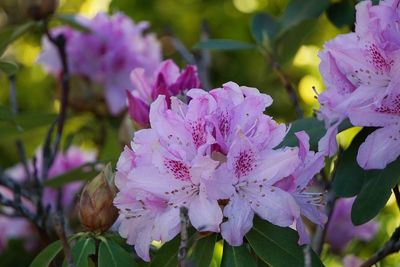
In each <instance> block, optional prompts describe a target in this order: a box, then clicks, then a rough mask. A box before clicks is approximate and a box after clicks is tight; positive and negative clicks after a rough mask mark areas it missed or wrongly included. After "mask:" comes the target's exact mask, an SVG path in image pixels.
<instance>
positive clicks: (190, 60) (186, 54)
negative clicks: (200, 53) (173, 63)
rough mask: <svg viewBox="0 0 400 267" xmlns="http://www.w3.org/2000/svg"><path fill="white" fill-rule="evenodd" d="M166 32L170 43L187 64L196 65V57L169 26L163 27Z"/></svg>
mask: <svg viewBox="0 0 400 267" xmlns="http://www.w3.org/2000/svg"><path fill="white" fill-rule="evenodd" d="M165 32H166V34H167V35H168V36H169V39H170V40H171V43H172V45H173V46H174V48H175V50H176V51H177V52H178V53H179V55H181V57H182V58H183V59H184V60H185V61H186V63H187V64H191V65H196V59H195V57H194V56H193V54H192V53H190V51H189V50H188V49H187V48H186V46H185V45H184V44H183V43H182V41H181V40H179V39H178V38H177V37H176V36H175V35H174V33H173V31H172V29H171V28H170V27H166V28H165Z"/></svg>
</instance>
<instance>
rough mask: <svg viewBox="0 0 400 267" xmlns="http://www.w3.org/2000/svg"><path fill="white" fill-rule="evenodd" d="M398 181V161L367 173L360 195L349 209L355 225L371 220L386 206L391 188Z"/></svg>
mask: <svg viewBox="0 0 400 267" xmlns="http://www.w3.org/2000/svg"><path fill="white" fill-rule="evenodd" d="M399 181H400V160H396V161H394V162H392V163H391V164H389V165H388V166H386V168H385V169H383V170H373V171H368V172H367V173H366V175H365V181H364V183H363V186H362V189H361V191H360V193H359V194H358V195H357V198H356V200H355V201H354V203H353V207H352V209H351V219H352V221H353V223H354V224H355V225H360V224H364V223H366V222H368V221H370V220H371V219H373V218H374V217H375V216H376V215H377V214H378V213H379V212H380V211H381V210H382V209H383V207H384V206H385V205H386V202H387V201H388V200H389V198H390V195H391V190H392V188H393V187H394V186H395V185H396V184H398V183H399Z"/></svg>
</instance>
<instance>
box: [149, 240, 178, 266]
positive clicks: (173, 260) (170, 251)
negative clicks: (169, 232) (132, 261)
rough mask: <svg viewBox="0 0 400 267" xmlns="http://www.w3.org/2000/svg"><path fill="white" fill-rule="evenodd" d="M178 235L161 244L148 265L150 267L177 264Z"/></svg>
mask: <svg viewBox="0 0 400 267" xmlns="http://www.w3.org/2000/svg"><path fill="white" fill-rule="evenodd" d="M179 244H180V237H179V236H176V237H175V238H174V239H172V240H171V241H169V242H167V243H165V244H164V245H162V247H161V248H160V249H159V250H158V251H157V252H156V254H155V255H154V256H153V257H152V259H151V263H150V266H152V267H158V266H163V267H175V266H177V265H178V257H177V253H178V248H179Z"/></svg>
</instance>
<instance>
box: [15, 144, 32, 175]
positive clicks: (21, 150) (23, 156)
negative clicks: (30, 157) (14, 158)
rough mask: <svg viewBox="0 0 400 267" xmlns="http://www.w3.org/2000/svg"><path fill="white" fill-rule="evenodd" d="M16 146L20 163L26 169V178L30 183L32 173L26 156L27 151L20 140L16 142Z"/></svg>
mask: <svg viewBox="0 0 400 267" xmlns="http://www.w3.org/2000/svg"><path fill="white" fill-rule="evenodd" d="M16 146H17V151H18V156H19V161H20V162H21V164H22V166H23V168H24V172H25V177H26V179H27V180H28V181H30V180H31V172H30V171H29V167H28V163H27V161H26V154H25V149H24V145H23V144H22V141H21V140H19V139H18V140H17V141H16Z"/></svg>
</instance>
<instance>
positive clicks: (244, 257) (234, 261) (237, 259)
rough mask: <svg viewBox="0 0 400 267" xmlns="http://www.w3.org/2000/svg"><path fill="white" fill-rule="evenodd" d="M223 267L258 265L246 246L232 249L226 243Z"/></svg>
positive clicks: (254, 266) (252, 266) (250, 266)
mask: <svg viewBox="0 0 400 267" xmlns="http://www.w3.org/2000/svg"><path fill="white" fill-rule="evenodd" d="M221 267H256V264H255V262H254V260H253V258H252V256H251V254H250V251H249V250H248V249H247V248H246V247H245V245H242V246H240V247H232V246H230V245H229V244H228V243H226V242H224V252H223V253H222V262H221Z"/></svg>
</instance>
